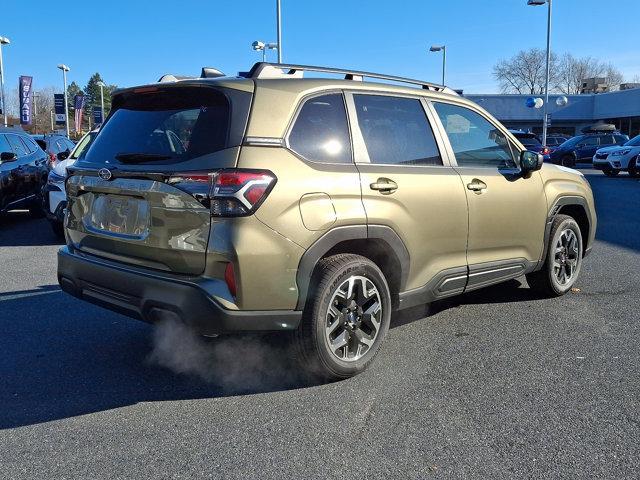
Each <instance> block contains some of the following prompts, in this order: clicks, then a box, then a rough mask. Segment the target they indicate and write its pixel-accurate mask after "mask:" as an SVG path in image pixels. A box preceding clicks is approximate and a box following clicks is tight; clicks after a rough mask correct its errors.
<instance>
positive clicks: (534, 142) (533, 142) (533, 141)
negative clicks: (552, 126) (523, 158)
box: [516, 134, 542, 147]
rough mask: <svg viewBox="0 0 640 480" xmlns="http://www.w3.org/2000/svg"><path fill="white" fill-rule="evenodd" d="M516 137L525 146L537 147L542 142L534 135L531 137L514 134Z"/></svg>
mask: <svg viewBox="0 0 640 480" xmlns="http://www.w3.org/2000/svg"><path fill="white" fill-rule="evenodd" d="M516 138H517V139H518V140H520V143H522V145H524V146H525V147H527V146H528V147H532V146H534V147H537V146H540V145H542V143H540V140H538V139H537V138H536V137H532V136H528V135H517V134H516Z"/></svg>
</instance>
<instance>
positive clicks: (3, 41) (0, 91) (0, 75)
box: [0, 37, 11, 127]
mask: <svg viewBox="0 0 640 480" xmlns="http://www.w3.org/2000/svg"><path fill="white" fill-rule="evenodd" d="M10 43H11V42H10V41H9V39H8V38H7V37H0V95H2V115H4V126H5V127H6V126H7V102H6V100H5V96H4V65H3V64H2V45H9V44H10Z"/></svg>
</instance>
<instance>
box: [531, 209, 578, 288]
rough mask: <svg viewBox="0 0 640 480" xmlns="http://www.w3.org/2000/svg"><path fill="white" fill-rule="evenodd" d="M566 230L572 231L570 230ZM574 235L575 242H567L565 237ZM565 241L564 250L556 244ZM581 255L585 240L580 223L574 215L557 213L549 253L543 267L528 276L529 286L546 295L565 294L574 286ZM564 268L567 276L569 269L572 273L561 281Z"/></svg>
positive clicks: (548, 248)
mask: <svg viewBox="0 0 640 480" xmlns="http://www.w3.org/2000/svg"><path fill="white" fill-rule="evenodd" d="M565 232H571V234H567V233H565ZM563 235H564V236H563ZM571 235H573V238H575V244H572V245H566V244H564V241H563V240H569V239H570V238H572V237H571ZM563 244H564V245H565V247H566V248H565V252H564V253H563V252H557V247H558V246H559V245H563ZM574 249H575V250H574ZM582 256H583V243H582V234H581V232H580V227H579V226H578V224H577V223H576V221H575V220H574V219H573V218H572V217H570V216H568V215H557V216H556V218H555V219H554V220H553V224H552V225H551V233H550V235H549V244H548V245H547V254H546V258H545V262H544V265H543V266H542V269H540V270H539V271H537V272H533V273H530V274H528V275H527V276H526V277H527V283H528V284H529V287H531V289H533V290H535V291H536V292H538V293H539V294H541V295H543V296H545V297H559V296H561V295H564V294H565V293H567V292H568V291H569V290H571V288H572V287H573V285H575V282H576V280H577V279H578V276H579V275H580V269H581V267H582ZM573 260H575V265H574V266H573V267H571V265H570V263H572V262H573ZM565 261H566V263H565ZM562 269H564V272H565V276H566V274H567V272H568V271H569V270H572V273H571V276H570V278H567V279H566V282H562V280H561V279H560V278H559V277H560V276H561V275H562Z"/></svg>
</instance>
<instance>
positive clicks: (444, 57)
mask: <svg viewBox="0 0 640 480" xmlns="http://www.w3.org/2000/svg"><path fill="white" fill-rule="evenodd" d="M429 51H430V52H440V51H442V85H444V84H445V81H446V74H447V46H446V45H433V46H432V47H431V48H430V49H429Z"/></svg>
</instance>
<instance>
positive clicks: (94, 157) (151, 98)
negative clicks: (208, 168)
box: [85, 87, 231, 164]
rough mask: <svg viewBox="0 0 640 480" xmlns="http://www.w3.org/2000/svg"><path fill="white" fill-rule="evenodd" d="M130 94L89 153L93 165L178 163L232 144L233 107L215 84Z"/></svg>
mask: <svg viewBox="0 0 640 480" xmlns="http://www.w3.org/2000/svg"><path fill="white" fill-rule="evenodd" d="M139 90H140V91H139V92H137V93H136V92H135V91H134V92H133V93H125V94H123V95H121V97H120V98H119V99H118V102H115V101H114V103H115V107H116V108H115V110H114V111H113V112H112V113H111V115H110V117H109V119H108V120H107V122H106V123H105V124H104V126H103V127H102V129H101V131H100V135H98V136H97V137H96V139H95V141H94V142H93V143H92V144H91V146H90V148H89V150H88V151H87V153H86V155H85V160H86V161H87V162H89V163H92V164H95V163H98V164H99V163H105V162H107V163H145V164H147V163H160V164H165V163H177V162H182V161H185V160H191V159H194V158H197V157H203V156H206V155H208V154H212V153H214V152H217V151H220V150H223V149H225V148H227V146H228V145H227V143H228V142H227V138H228V133H229V126H230V110H231V109H230V105H229V101H228V100H227V97H226V96H225V95H224V94H222V93H221V92H219V91H217V90H215V89H213V88H193V87H192V88H169V89H164V90H160V89H154V88H151V89H150V91H149V90H147V91H145V90H146V89H139Z"/></svg>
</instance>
